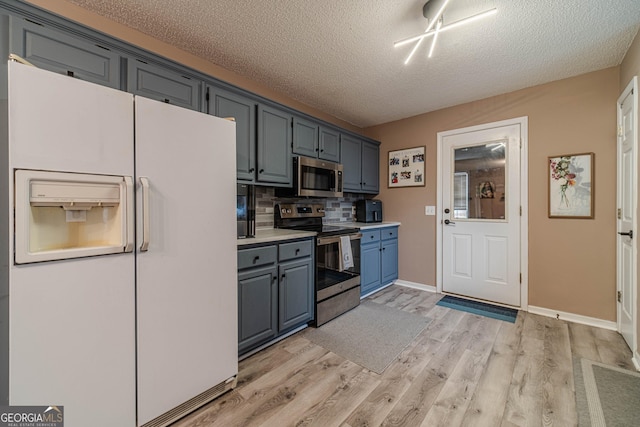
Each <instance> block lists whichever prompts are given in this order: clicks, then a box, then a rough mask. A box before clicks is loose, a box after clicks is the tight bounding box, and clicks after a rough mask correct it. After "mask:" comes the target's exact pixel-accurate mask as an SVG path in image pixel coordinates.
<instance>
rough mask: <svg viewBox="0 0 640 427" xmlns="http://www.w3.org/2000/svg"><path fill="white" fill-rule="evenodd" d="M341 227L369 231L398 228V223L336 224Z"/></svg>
mask: <svg viewBox="0 0 640 427" xmlns="http://www.w3.org/2000/svg"><path fill="white" fill-rule="evenodd" d="M331 225H339V226H341V227H357V228H359V229H360V230H371V229H372V228H383V227H394V226H399V225H400V223H399V222H395V221H382V222H340V223H337V224H331Z"/></svg>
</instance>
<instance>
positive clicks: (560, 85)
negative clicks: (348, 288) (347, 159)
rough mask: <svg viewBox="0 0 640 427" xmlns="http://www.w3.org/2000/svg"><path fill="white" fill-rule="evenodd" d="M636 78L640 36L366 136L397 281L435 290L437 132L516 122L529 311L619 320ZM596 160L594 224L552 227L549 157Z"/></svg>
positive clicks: (200, 64)
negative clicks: (374, 147)
mask: <svg viewBox="0 0 640 427" xmlns="http://www.w3.org/2000/svg"><path fill="white" fill-rule="evenodd" d="M26 1H27V2H28V3H31V4H34V5H36V6H39V7H41V8H43V9H45V10H50V11H51V12H53V13H56V14H58V15H61V16H64V17H66V18H68V19H71V20H74V21H76V22H79V23H81V24H84V25H86V26H89V27H92V28H95V29H97V30H98V31H102V32H104V33H106V34H109V35H112V36H114V37H117V38H119V39H122V40H124V41H127V42H129V43H131V44H134V45H137V46H140V47H142V48H144V49H146V50H149V51H151V52H154V53H157V54H159V55H161V56H164V57H166V58H169V59H171V60H174V61H176V62H178V63H182V64H184V65H187V66H189V67H192V68H194V69H196V70H199V71H201V72H203V73H206V74H209V75H211V76H214V77H216V78H218V79H220V80H223V81H226V82H229V83H231V84H234V85H236V86H239V87H242V88H244V89H247V90H249V91H252V92H254V93H257V94H260V95H263V96H265V97H267V98H270V99H273V100H276V101H278V102H281V103H283V104H285V105H289V106H291V107H293V108H296V109H298V110H300V111H304V112H306V113H308V114H311V115H313V116H316V117H318V118H321V119H324V120H326V121H328V122H331V123H335V124H337V125H339V126H342V127H344V128H347V129H351V130H354V131H356V132H357V131H360V129H358V128H357V127H354V126H353V125H350V124H349V123H346V122H343V121H341V120H339V119H336V118H335V117H332V116H330V115H328V114H326V113H323V112H321V111H318V110H315V109H313V108H310V107H308V106H306V105H304V104H301V103H300V102H297V101H295V100H293V99H291V98H288V97H286V96H284V95H282V94H280V93H278V92H275V91H273V90H271V89H270V88H268V87H266V86H264V85H262V84H259V83H257V82H254V81H251V80H249V79H246V78H244V77H242V76H239V75H237V74H235V73H233V72H230V71H228V70H225V69H223V68H221V67H219V66H217V65H215V64H213V63H211V62H208V61H205V60H203V59H202V58H199V57H197V56H195V55H192V54H189V53H187V52H184V51H181V50H179V49H176V48H175V47H172V46H170V45H168V44H166V43H163V42H160V41H158V40H155V39H153V38H151V37H149V36H146V35H145V34H142V33H140V32H138V31H135V30H132V29H130V28H127V27H125V26H122V25H119V24H116V23H114V22H112V21H110V20H107V19H105V18H102V17H99V16H97V15H95V14H93V13H90V12H87V11H85V10H83V9H81V8H79V7H77V6H75V5H73V4H70V3H68V2H67V1H66V0H26ZM638 70H640V41H639V40H638V37H636V40H635V42H634V45H633V46H632V49H630V51H629V54H628V55H627V58H625V62H624V63H623V65H622V67H621V69H618V68H617V67H616V68H610V69H607V70H602V71H598V72H595V73H590V74H587V75H584V76H579V77H576V78H572V79H567V80H563V81H559V82H554V83H550V84H546V85H542V86H538V87H534V88H529V89H525V90H521V91H517V92H513V93H509V94H505V95H501V96H497V97H493V98H489V99H485V100H481V101H476V102H472V103H468V104H464V105H459V106H456V107H452V108H447V109H444V110H440V111H436V112H432V113H427V114H423V115H420V116H417V117H413V118H409V119H405V120H401V121H398V122H393V123H389V124H386V125H381V126H378V127H374V128H370V129H368V130H367V134H368V135H370V136H372V137H374V138H376V139H379V140H381V141H382V146H381V163H380V167H381V172H382V173H381V187H382V191H381V193H380V198H381V199H383V200H384V201H385V215H386V218H387V219H390V220H399V221H402V224H403V225H402V227H401V228H400V278H401V279H403V280H408V281H413V282H418V283H425V284H430V285H435V259H436V247H435V246H436V245H435V230H436V228H435V227H436V224H435V217H426V216H424V206H425V205H435V204H436V203H435V202H436V186H435V185H436V182H437V180H436V148H435V147H436V133H437V132H439V131H444V130H450V129H456V128H460V127H465V126H471V125H476V124H482V123H487V122H492V121H497V120H503V119H508V118H513V117H519V116H528V117H529V170H530V173H529V180H530V185H529V191H530V198H529V216H530V224H529V225H530V229H529V230H530V232H529V254H530V259H529V271H530V274H529V303H530V304H531V305H536V306H541V307H546V308H551V309H557V310H561V311H568V312H572V313H577V314H582V315H586V316H592V317H596V318H601V319H606V320H615V302H614V291H615V217H614V212H615V209H614V206H615V132H614V129H615V100H616V98H617V96H618V93H619V92H620V87H621V86H622V87H624V85H626V82H627V81H628V80H629V79H630V76H631V75H634V74H638ZM417 145H426V146H427V163H426V182H427V185H426V187H424V188H410V189H393V190H389V189H387V188H386V179H385V178H386V177H385V171H386V169H387V166H386V155H387V152H388V151H389V150H394V149H399V148H405V147H412V146H417ZM586 151H593V152H595V153H596V212H595V214H596V217H595V219H594V220H558V219H556V220H550V219H548V218H547V214H546V197H547V196H546V161H547V156H549V155H557V154H565V153H574V152H586ZM639 329H640V328H639Z"/></svg>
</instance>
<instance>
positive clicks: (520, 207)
mask: <svg viewBox="0 0 640 427" xmlns="http://www.w3.org/2000/svg"><path fill="white" fill-rule="evenodd" d="M520 216H522V206H520Z"/></svg>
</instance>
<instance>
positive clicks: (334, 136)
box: [318, 126, 340, 163]
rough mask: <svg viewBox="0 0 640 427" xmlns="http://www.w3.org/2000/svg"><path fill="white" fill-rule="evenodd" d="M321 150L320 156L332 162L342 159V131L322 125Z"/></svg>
mask: <svg viewBox="0 0 640 427" xmlns="http://www.w3.org/2000/svg"><path fill="white" fill-rule="evenodd" d="M318 147H319V149H320V151H319V152H318V157H319V158H321V159H322V160H329V161H330V162H336V163H337V162H339V161H340V133H339V132H338V131H335V130H333V129H329V128H324V127H322V126H321V127H320V142H319V144H318Z"/></svg>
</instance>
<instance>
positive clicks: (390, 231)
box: [380, 227, 398, 240]
mask: <svg viewBox="0 0 640 427" xmlns="http://www.w3.org/2000/svg"><path fill="white" fill-rule="evenodd" d="M380 234H381V236H382V240H387V239H397V238H398V227H390V228H383V229H382V230H380Z"/></svg>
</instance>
